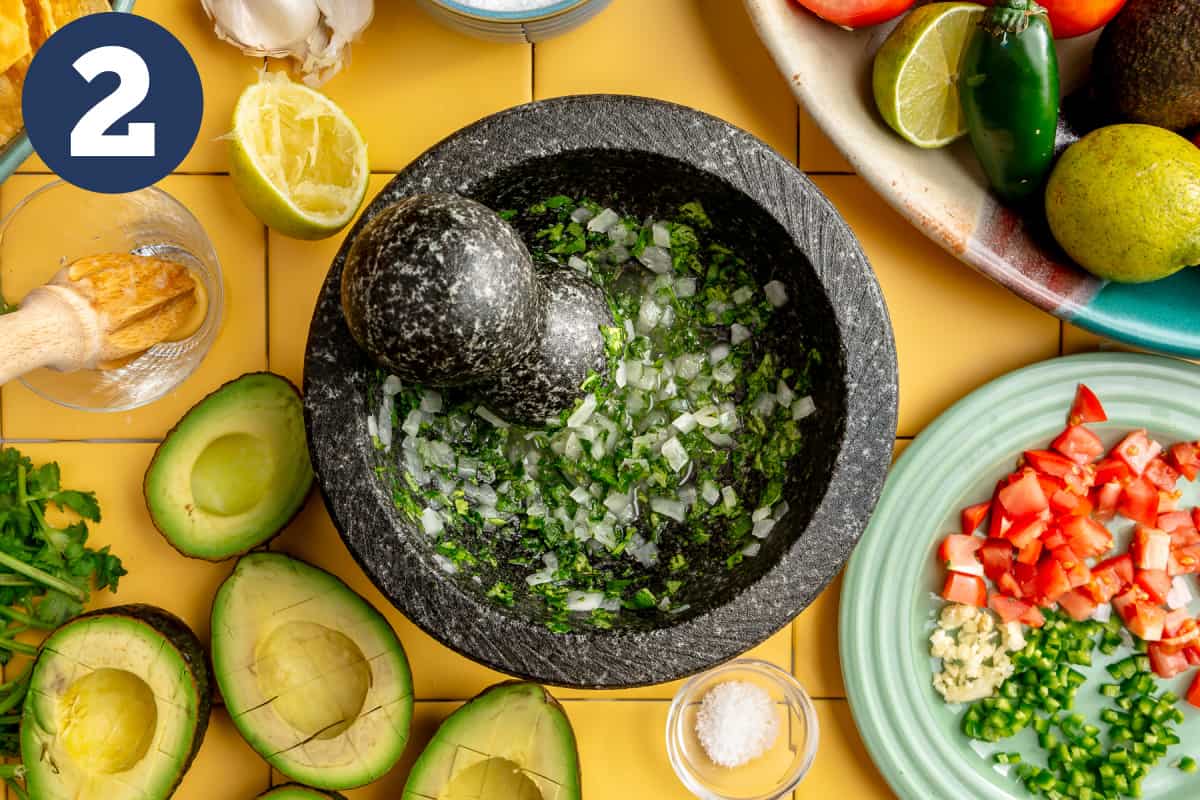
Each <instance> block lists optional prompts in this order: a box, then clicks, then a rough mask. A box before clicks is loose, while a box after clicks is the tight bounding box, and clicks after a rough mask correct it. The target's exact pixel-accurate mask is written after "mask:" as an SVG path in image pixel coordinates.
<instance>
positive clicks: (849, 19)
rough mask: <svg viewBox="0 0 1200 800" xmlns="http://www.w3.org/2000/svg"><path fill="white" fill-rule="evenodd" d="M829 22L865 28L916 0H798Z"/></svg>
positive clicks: (893, 15) (886, 19)
mask: <svg viewBox="0 0 1200 800" xmlns="http://www.w3.org/2000/svg"><path fill="white" fill-rule="evenodd" d="M796 2H798V3H799V4H800V5H802V6H804V7H805V8H807V9H808V10H809V11H811V12H813V13H814V14H816V15H817V16H818V17H820V18H821V19H823V20H826V21H827V22H832V23H833V24H834V25H841V26H842V27H843V28H865V27H867V26H868V25H877V24H878V23H880V22H887V21H888V20H889V19H891V18H892V17H898V16H900V15H901V14H903V13H904V12H905V11H907V10H908V9H909V8H911V7H912V4H913V3H914V2H915V0H796Z"/></svg>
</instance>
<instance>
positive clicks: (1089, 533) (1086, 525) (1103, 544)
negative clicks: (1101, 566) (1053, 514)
mask: <svg viewBox="0 0 1200 800" xmlns="http://www.w3.org/2000/svg"><path fill="white" fill-rule="evenodd" d="M1062 530H1063V533H1064V534H1065V535H1066V537H1067V541H1068V542H1069V543H1070V545H1071V549H1072V550H1074V551H1075V552H1076V553H1077V554H1078V555H1079V556H1080V557H1081V558H1099V557H1100V556H1102V555H1104V554H1105V553H1107V552H1108V551H1109V550H1111V549H1112V546H1113V537H1112V534H1111V533H1109V531H1108V528H1106V527H1104V526H1103V525H1101V524H1100V523H1099V522H1096V520H1094V519H1092V518H1091V517H1071V518H1070V519H1068V520H1067V521H1066V522H1064V523H1063V525H1062Z"/></svg>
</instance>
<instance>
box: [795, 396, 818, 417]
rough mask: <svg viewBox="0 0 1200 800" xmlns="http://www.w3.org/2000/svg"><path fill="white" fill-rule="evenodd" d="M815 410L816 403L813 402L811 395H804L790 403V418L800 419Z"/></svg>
mask: <svg viewBox="0 0 1200 800" xmlns="http://www.w3.org/2000/svg"><path fill="white" fill-rule="evenodd" d="M816 410H817V404H816V403H814V402H813V399H812V397H809V396H808V395H805V396H804V397H801V398H800V399H798V400H796V401H795V402H794V403H792V419H794V420H801V419H804V418H805V417H807V416H810V415H811V414H812V413H813V412H814V411H816Z"/></svg>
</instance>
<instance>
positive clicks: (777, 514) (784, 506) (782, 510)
mask: <svg viewBox="0 0 1200 800" xmlns="http://www.w3.org/2000/svg"><path fill="white" fill-rule="evenodd" d="M789 510H790V508H789V506H788V502H787V500H780V501H779V502H778V503H776V504H775V510H774V511H772V512H771V519H773V520H776V521H778V520H781V519H783V518H784V517H786V516H787V513H788V511H789Z"/></svg>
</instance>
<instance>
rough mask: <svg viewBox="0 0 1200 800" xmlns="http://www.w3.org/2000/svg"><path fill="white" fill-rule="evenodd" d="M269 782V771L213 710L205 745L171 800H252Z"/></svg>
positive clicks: (222, 713)
mask: <svg viewBox="0 0 1200 800" xmlns="http://www.w3.org/2000/svg"><path fill="white" fill-rule="evenodd" d="M270 780H271V768H270V767H268V766H267V764H266V762H264V761H263V760H262V759H261V758H259V757H258V754H257V753H255V752H254V751H253V750H252V749H250V745H248V744H246V742H245V740H243V739H242V737H241V735H240V734H239V733H238V732H237V728H235V727H233V723H232V722H231V721H230V719H229V715H228V714H227V713H225V709H224V708H214V709H213V712H212V717H211V718H210V720H209V723H208V733H207V734H206V735H205V736H204V744H203V745H201V747H200V752H199V753H197V754H196V760H195V761H193V762H192V768H191V769H189V770H188V773H187V775H185V776H184V778H183V783H181V784H180V785H179V790H178V791H177V792H176V793H175V795H174V796H173V797H172V798H171V800H216V798H218V797H219V798H229V800H251V798H253V797H256V796H257V795H259V794H261V793H262V792H264V791H265V790H266V789H267V787H268V786H269V785H270ZM218 786H219V787H221V788H220V790H219V792H218V791H216V787H218Z"/></svg>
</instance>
